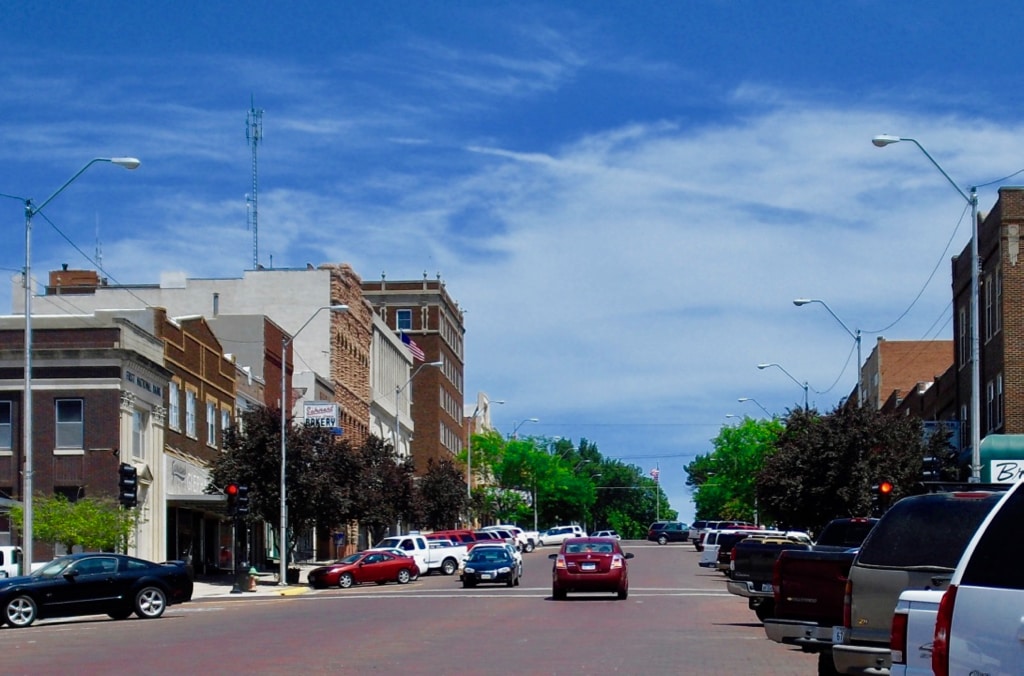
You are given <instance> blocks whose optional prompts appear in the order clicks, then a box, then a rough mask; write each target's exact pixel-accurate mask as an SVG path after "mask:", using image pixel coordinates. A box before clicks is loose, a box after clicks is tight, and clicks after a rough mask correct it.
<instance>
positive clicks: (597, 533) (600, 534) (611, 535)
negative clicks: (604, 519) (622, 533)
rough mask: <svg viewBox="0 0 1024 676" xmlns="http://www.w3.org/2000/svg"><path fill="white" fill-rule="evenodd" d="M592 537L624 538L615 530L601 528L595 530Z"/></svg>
mask: <svg viewBox="0 0 1024 676" xmlns="http://www.w3.org/2000/svg"><path fill="white" fill-rule="evenodd" d="M590 537H592V538H615V539H616V540H621V539H622V538H621V537H619V534H618V533H616V532H615V531H613V530H599V531H595V532H593V533H591V534H590Z"/></svg>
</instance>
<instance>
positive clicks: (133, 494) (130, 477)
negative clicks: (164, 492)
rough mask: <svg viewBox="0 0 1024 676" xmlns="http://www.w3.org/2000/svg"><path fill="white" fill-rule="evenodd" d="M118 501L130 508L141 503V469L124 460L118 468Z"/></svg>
mask: <svg viewBox="0 0 1024 676" xmlns="http://www.w3.org/2000/svg"><path fill="white" fill-rule="evenodd" d="M117 501H118V502H120V503H121V505H122V506H124V507H127V508H129V509H130V508H132V507H134V506H136V505H137V504H139V470H137V469H136V468H135V465H129V464H128V463H126V462H122V463H121V466H120V467H118V468H117Z"/></svg>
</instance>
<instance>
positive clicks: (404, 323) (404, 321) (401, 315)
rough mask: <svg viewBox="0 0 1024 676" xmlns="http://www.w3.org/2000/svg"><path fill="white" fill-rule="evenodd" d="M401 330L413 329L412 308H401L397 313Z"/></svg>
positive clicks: (398, 327)
mask: <svg viewBox="0 0 1024 676" xmlns="http://www.w3.org/2000/svg"><path fill="white" fill-rule="evenodd" d="M396 321H397V322H398V326H396V327H395V328H397V329H398V330H399V331H412V310H399V311H398V312H397V314H396Z"/></svg>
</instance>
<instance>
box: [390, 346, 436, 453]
mask: <svg viewBox="0 0 1024 676" xmlns="http://www.w3.org/2000/svg"><path fill="white" fill-rule="evenodd" d="M443 364H444V362H443V361H428V362H424V363H422V364H420V365H419V366H418V367H416V370H415V371H413V372H412V375H411V376H409V379H408V380H406V381H405V385H402V386H401V387H399V386H398V385H395V429H394V430H392V431H391V447H392V450H393V451H394V453H395V455H396V456H397V455H398V437H399V434H398V424H399V422H398V414H399V411H400V410H401V409H400V408H399V407H398V396H399V395H400V394H402V391H403V390H405V388H407V387H409V383H411V382H412V379H413V378H415V377H416V376H417V375H418V374H419V372H420V371H422V370H423V369H424V367H427V366H442V365H443Z"/></svg>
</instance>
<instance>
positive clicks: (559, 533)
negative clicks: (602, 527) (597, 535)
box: [537, 526, 587, 546]
mask: <svg viewBox="0 0 1024 676" xmlns="http://www.w3.org/2000/svg"><path fill="white" fill-rule="evenodd" d="M586 536H587V534H586V533H584V532H583V529H582V528H580V527H579V526H555V527H554V528H549V529H547V530H546V531H544V532H543V533H541V534H540V536H539V537H538V540H537V542H538V544H540V545H541V546H546V545H560V544H562V543H563V542H565V541H566V540H567V539H569V538H581V537H586Z"/></svg>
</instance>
